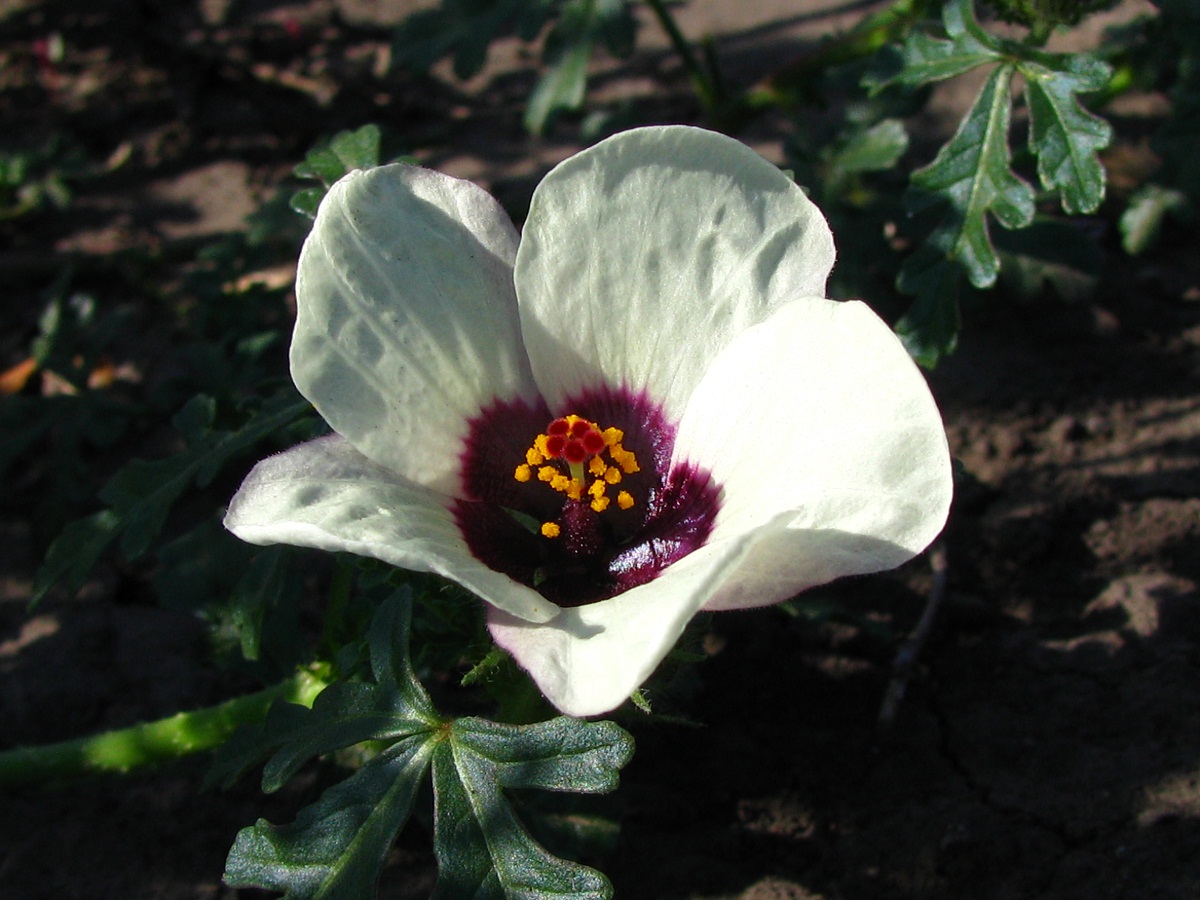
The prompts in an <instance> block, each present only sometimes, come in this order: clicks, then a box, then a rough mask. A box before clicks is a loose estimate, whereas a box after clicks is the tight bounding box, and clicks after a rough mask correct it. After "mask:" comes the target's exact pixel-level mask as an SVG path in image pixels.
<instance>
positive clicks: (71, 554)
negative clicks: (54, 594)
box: [29, 509, 121, 605]
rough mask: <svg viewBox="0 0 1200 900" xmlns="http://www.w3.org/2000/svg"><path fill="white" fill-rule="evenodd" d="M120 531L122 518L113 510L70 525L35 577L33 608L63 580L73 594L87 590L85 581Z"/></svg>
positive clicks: (87, 517) (52, 547)
mask: <svg viewBox="0 0 1200 900" xmlns="http://www.w3.org/2000/svg"><path fill="white" fill-rule="evenodd" d="M120 530H121V519H120V516H118V515H117V514H116V513H114V512H113V511H112V510H111V509H106V510H102V511H100V512H98V513H93V514H92V515H90V516H85V517H84V518H82V519H76V520H75V521H74V522H71V523H70V524H69V525H67V527H66V528H64V529H63V530H62V534H60V535H59V536H58V537H56V538H55V539H54V542H53V543H52V544H51V545H50V549H49V550H48V551H47V552H46V559H45V561H44V562H43V563H42V565H41V567H40V568H39V569H38V571H37V575H36V576H34V579H33V596H32V598H31V599H30V601H29V603H30V605H36V604H38V603H40V602H41V601H42V598H43V597H45V596H46V593H47V592H48V591H49V590H50V588H52V587H54V585H55V584H57V583H58V582H60V581H62V582H64V583H65V585H66V588H67V590H68V591H71V592H72V593H73V592H75V591H77V590H79V588H81V587H83V583H84V581H85V580H86V579H87V577H88V575H89V574H90V573H91V571H92V569H93V568H94V567H95V565H96V563H97V562H98V561H99V559H100V557H101V556H103V555H104V551H105V550H107V549H108V546H109V545H110V544H111V543H112V542H113V541H114V540H115V539H116V537H117V535H118V534H119V533H120Z"/></svg>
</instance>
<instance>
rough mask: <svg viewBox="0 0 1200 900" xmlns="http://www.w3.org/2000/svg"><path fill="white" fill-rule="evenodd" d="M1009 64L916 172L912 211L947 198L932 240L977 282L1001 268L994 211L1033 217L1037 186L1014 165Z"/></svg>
mask: <svg viewBox="0 0 1200 900" xmlns="http://www.w3.org/2000/svg"><path fill="white" fill-rule="evenodd" d="M1012 75H1013V67H1012V66H1011V65H1002V66H997V67H996V70H995V71H994V72H992V74H991V75H990V76H989V77H988V80H987V83H986V84H985V85H984V87H983V90H982V91H980V93H979V96H978V97H977V98H976V100H975V103H974V105H973V106H972V107H971V109H970V111H969V112H968V113H967V116H966V118H964V119H963V121H962V122H961V123H960V125H959V127H958V131H957V132H955V134H954V137H952V138H951V139H950V141H949V142H948V143H947V144H946V145H945V146H944V147H942V149H941V151H939V153H938V155H937V157H936V158H935V159H934V161H933V162H932V163H930V164H929V165H928V166H926V167H924V168H923V169H919V170H917V171H916V172H914V173H913V175H912V181H911V186H910V189H909V195H908V197H907V198H906V199H907V202H908V206H909V210H910V212H918V211H920V210H922V209H925V208H926V207H929V206H931V205H934V204H937V203H946V204H949V207H950V209H949V211H948V212H947V213H946V215H945V217H944V219H943V220H942V222H941V224H940V225H939V226H938V227H937V229H936V230H935V232H934V234H933V235H932V236H931V238H930V241H931V243H932V244H934V245H936V246H938V247H944V248H945V251H946V253H947V255H948V256H949V257H951V258H953V259H955V260H957V261H958V262H959V263H960V264H961V265H962V266H963V267H964V268H965V269H966V271H967V277H968V278H969V279H970V281H971V283H972V284H973V285H975V287H978V288H985V287H989V286H991V285H992V284H993V283H994V282H995V280H996V275H997V274H998V272H999V270H1000V262H999V260H998V259H997V257H996V251H995V248H994V247H993V246H992V242H991V238H990V237H989V235H988V224H987V215H988V213H989V212H990V213H991V214H992V215H994V216H995V217H996V218H997V219H998V220H999V221H1000V224H1002V225H1003V226H1005V227H1006V228H1021V227H1024V226H1025V225H1028V224H1029V223H1030V222H1031V221H1033V212H1034V203H1033V201H1034V195H1033V189H1032V188H1031V187H1030V186H1029V185H1028V184H1027V183H1026V182H1025V181H1024V180H1022V179H1021V178H1019V177H1018V176H1017V175H1016V174H1014V173H1013V171H1012V169H1011V168H1010V156H1009V149H1008V126H1009V117H1010V108H1011V98H1010V96H1009V86H1010V83H1011V81H1012Z"/></svg>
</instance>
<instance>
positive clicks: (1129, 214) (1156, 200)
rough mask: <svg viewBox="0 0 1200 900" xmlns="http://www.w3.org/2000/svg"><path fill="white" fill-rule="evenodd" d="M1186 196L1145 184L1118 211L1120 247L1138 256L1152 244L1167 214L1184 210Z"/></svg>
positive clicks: (1178, 192)
mask: <svg viewBox="0 0 1200 900" xmlns="http://www.w3.org/2000/svg"><path fill="white" fill-rule="evenodd" d="M1187 205H1188V201H1187V195H1186V194H1184V193H1183V192H1182V191H1176V190H1171V189H1169V188H1164V187H1162V186H1161V185H1158V184H1148V185H1145V186H1144V187H1142V188H1141V189H1140V190H1138V191H1137V192H1136V193H1135V194H1134V195H1133V196H1132V197H1130V198H1129V205H1128V206H1127V207H1126V208H1125V212H1123V213H1122V214H1121V219H1120V222H1119V223H1118V224H1119V227H1120V230H1121V246H1122V248H1124V250H1125V252H1126V253H1128V254H1129V255H1130V256H1137V255H1138V254H1139V253H1143V252H1145V250H1146V249H1147V248H1148V247H1149V246H1150V245H1151V244H1153V243H1154V239H1155V238H1156V237H1157V236H1158V232H1159V230H1160V229H1161V228H1162V223H1163V221H1164V220H1165V219H1166V218H1167V216H1168V215H1172V214H1178V213H1179V212H1181V211H1182V210H1185V209H1187Z"/></svg>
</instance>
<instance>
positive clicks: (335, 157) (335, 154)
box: [290, 124, 382, 219]
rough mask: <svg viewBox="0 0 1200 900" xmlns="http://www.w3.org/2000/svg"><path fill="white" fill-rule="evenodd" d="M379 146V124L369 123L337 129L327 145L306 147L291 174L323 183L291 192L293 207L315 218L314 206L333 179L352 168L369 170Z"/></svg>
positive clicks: (315, 210)
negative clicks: (301, 158) (303, 154)
mask: <svg viewBox="0 0 1200 900" xmlns="http://www.w3.org/2000/svg"><path fill="white" fill-rule="evenodd" d="M381 146H382V134H381V132H380V130H379V126H378V125H374V124H368V125H364V126H362V127H361V128H359V129H356V130H354V131H340V132H338V133H337V134H336V135H334V136H333V139H332V140H330V142H329V144H328V146H323V147H314V148H313V149H312V150H309V151H308V153H307V155H306V156H305V157H304V162H302V163H300V164H299V165H298V166H296V167H295V168H294V169H293V170H292V173H293V174H294V175H296V177H298V178H313V179H316V180H317V181H320V182H321V185H322V186H321V187H310V188H304V189H302V190H299V191H297V192H296V193H294V194H292V198H291V201H290V205H291V207H292V209H294V210H295V211H296V212H298V213H301V214H303V215H306V216H308V217H309V218H310V219H311V218H315V217H316V215H317V207H318V206H320V205H321V200H322V199H323V198H324V197H325V193H326V191H328V189H329V188H330V187H332V186H333V183H334V182H335V181H337V180H338V179H339V178H341V177H342V176H344V175H346V174H347V173H349V172H353V171H354V170H355V169H370V168H372V167H374V166H377V165H379V161H380V152H381Z"/></svg>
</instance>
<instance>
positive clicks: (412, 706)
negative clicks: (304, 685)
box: [209, 587, 440, 793]
mask: <svg viewBox="0 0 1200 900" xmlns="http://www.w3.org/2000/svg"><path fill="white" fill-rule="evenodd" d="M411 615H412V597H411V591H409V590H408V588H407V587H405V588H401V589H400V590H398V591H396V592H395V593H394V594H393V595H392V596H391V597H390V598H389V599H388V600H386V601H385V602H384V603H383V604H382V605H381V606H380V608H379V610H378V611H377V612H376V614H375V617H374V619H373V620H372V622H371V628H370V631H369V633H368V637H367V641H368V647H369V649H370V656H371V670H372V673H373V675H374V678H375V682H374V683H373V684H372V683H368V682H361V681H339V682H336V683H334V684H331V685H330V686H329V687H328V688H326V689H325V690H324V691H322V692H321V693H320V694H319V695H318V696H317V699H316V700H315V701H314V702H313V705H312V708H311V709H307V708H305V707H302V706H297V705H295V704H286V703H277V704H275V705H274V706H272V707H271V710H270V712H269V713H268V714H267V718H266V720H265V721H264V722H263V723H262V724H261V725H257V726H251V727H248V728H246V729H243V730H241V731H239V733H238V734H237V735H236V736H235V739H234V740H233V741H230V743H229V744H228V745H227V746H226V748H225V749H223V750H222V752H221V754H220V755H219V756H218V757H217V760H216V761H215V762H214V764H213V769H212V771H211V772H210V773H209V781H210V782H212V783H221V784H224V785H226V786H228V785H230V784H232V783H233V782H234V781H236V780H237V779H238V778H239V777H240V776H241V775H242V773H243V772H245V771H246V770H247V769H249V768H250V767H251V766H253V765H256V764H257V763H259V762H261V761H262V760H264V759H267V757H270V759H269V760H268V761H267V764H266V766H265V767H264V769H263V780H262V786H263V790H264V791H266V792H268V793H271V792H273V791H276V790H278V789H279V788H280V787H282V786H283V785H284V784H286V783H287V781H288V780H289V779H290V778H291V777H292V776H293V775H294V774H295V773H296V772H297V771H298V770H299V768H300V767H301V766H302V765H304V763H305V762H307V761H308V760H310V759H312V758H314V757H317V756H322V755H324V754H326V753H330V752H332V751H334V750H339V749H341V748H343V747H350V746H353V745H354V744H359V743H362V742H363V741H386V740H392V741H395V740H400V739H403V738H408V737H412V736H414V735H422V734H423V735H426V736H427V737H428V736H430V735H432V734H433V733H434V731H435V729H436V728H438V726H439V725H440V719H439V718H438V716H437V713H436V712H435V710H434V708H433V704H432V702H431V701H430V699H429V695H428V694H426V693H425V689H424V688H423V687H422V686H421V684H420V682H418V681H417V679H416V676H415V675H414V674H413V672H412V668H411V665H410V663H409V658H408V633H409V627H410V620H411Z"/></svg>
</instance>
